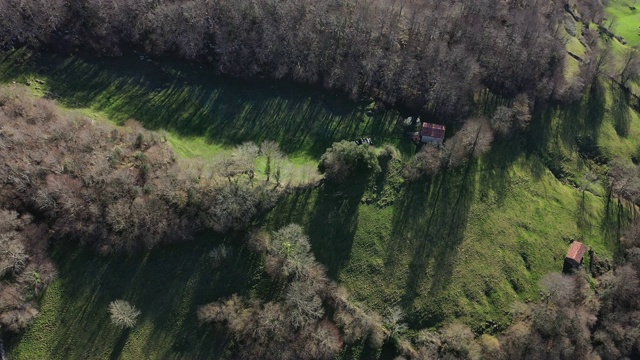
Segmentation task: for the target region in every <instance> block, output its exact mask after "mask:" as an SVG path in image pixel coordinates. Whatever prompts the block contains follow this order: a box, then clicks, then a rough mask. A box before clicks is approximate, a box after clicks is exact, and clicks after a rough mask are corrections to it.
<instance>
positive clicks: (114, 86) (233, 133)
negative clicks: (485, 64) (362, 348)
mask: <svg viewBox="0 0 640 360" xmlns="http://www.w3.org/2000/svg"><path fill="white" fill-rule="evenodd" d="M1 63H2V64H1V65H0V69H1V71H0V77H1V78H2V80H3V81H18V82H26V80H28V79H31V80H32V81H31V82H32V83H33V84H37V83H35V82H34V80H35V79H36V78H38V79H43V80H45V84H43V85H32V86H33V88H34V90H35V91H36V92H40V93H41V94H45V93H48V94H50V95H51V96H54V97H56V98H57V99H58V101H59V102H60V103H61V104H62V105H64V106H67V107H70V108H77V107H79V108H82V109H84V110H83V111H85V112H87V113H88V114H93V115H94V116H96V117H108V118H110V119H112V120H113V121H116V122H122V121H125V120H127V119H129V118H135V119H137V120H138V121H140V122H141V123H142V124H143V125H144V126H146V127H149V128H152V129H157V130H161V129H164V130H166V131H167V136H168V139H169V141H170V142H171V143H172V144H173V146H174V147H175V148H176V149H177V151H179V152H180V153H181V154H182V155H183V156H187V157H198V158H204V159H207V158H210V157H212V156H216V154H219V153H224V152H225V151H229V148H230V147H231V146H233V145H235V144H237V143H241V142H244V141H257V142H260V141H262V140H266V139H271V140H275V141H278V142H279V143H280V144H281V146H282V148H283V149H284V150H285V151H286V152H287V153H288V154H289V155H290V157H291V159H292V162H293V163H294V164H298V165H305V166H315V162H316V161H317V159H318V158H319V156H320V154H322V152H324V150H325V149H326V147H328V146H329V145H330V144H331V143H332V142H333V141H337V140H343V139H352V138H355V137H360V136H364V135H367V136H372V137H373V138H374V141H376V143H377V144H378V145H382V144H384V143H390V144H393V145H396V146H398V147H400V148H401V150H402V153H404V154H407V153H410V151H411V145H410V143H409V142H407V141H406V140H404V139H403V138H402V135H401V134H400V133H398V132H397V131H396V127H395V124H396V122H397V120H398V118H399V117H400V115H399V114H398V113H397V112H395V111H388V112H382V113H378V114H374V113H373V112H372V109H371V107H370V104H369V103H356V104H349V103H347V102H344V101H342V100H339V98H338V97H337V96H334V95H331V94H328V93H324V92H320V91H316V90H312V89H309V88H307V87H304V86H295V85H291V84H284V85H282V86H276V85H272V84H270V83H268V82H241V81H237V80H229V79H225V78H220V77H216V76H212V75H208V74H205V72H204V71H203V70H198V69H195V68H192V67H188V66H178V65H176V64H172V63H170V62H165V61H157V63H156V62H154V61H152V62H147V61H146V60H145V61H140V60H139V59H138V58H137V57H134V58H128V59H120V60H103V59H93V60H91V59H86V58H81V57H74V58H61V57H55V56H50V57H43V58H40V59H37V60H34V61H32V62H31V64H35V65H36V67H35V68H33V67H29V68H26V67H25V65H24V64H16V63H14V62H11V61H7V60H6V59H4V60H3V61H2V62H1ZM35 86H39V87H40V88H39V89H35ZM478 101H486V99H485V100H482V97H479V100H478ZM628 101H629V99H628V97H625V96H621V94H620V93H619V91H618V90H617V88H616V87H615V85H613V84H609V83H604V84H601V86H600V87H599V88H594V90H592V91H591V92H590V93H589V94H587V95H586V96H585V98H584V99H583V101H581V102H579V103H577V104H574V105H571V106H563V107H555V108H554V107H551V108H547V109H545V110H544V111H538V112H537V113H536V114H534V119H533V120H532V124H531V131H530V132H529V134H528V135H527V136H519V137H516V138H514V139H509V140H503V141H498V142H496V144H494V147H493V149H492V150H491V152H490V153H489V154H487V155H486V156H484V157H482V158H481V159H479V160H474V161H471V162H469V163H468V165H466V166H464V167H462V168H458V169H448V170H446V171H444V172H443V173H442V174H440V175H438V176H436V177H434V178H432V179H429V180H426V181H422V182H418V183H415V184H411V185H409V184H403V182H402V180H401V179H400V177H399V175H398V171H399V164H398V163H397V162H395V161H390V162H389V163H387V164H385V166H383V169H384V171H383V172H382V173H381V174H378V175H376V176H373V177H370V178H358V179H352V180H351V181H349V182H347V183H345V184H340V185H336V184H325V185H323V186H322V187H319V188H317V189H312V190H305V191H299V192H296V193H294V194H292V195H291V196H289V197H288V198H286V199H285V200H284V201H282V202H281V203H280V204H278V206H277V207H276V208H275V209H274V210H273V211H272V212H270V213H269V214H267V215H265V216H264V217H263V218H261V219H259V220H258V223H257V224H256V225H260V226H264V227H266V228H269V229H275V228H277V227H279V226H281V225H285V224H287V223H289V222H292V221H295V222H299V223H301V224H303V225H304V226H305V228H306V229H307V231H308V232H309V235H310V237H311V240H312V242H313V251H314V254H315V255H316V257H317V258H318V260H319V261H320V262H322V263H323V264H324V265H325V266H326V267H327V269H328V272H329V275H330V276H331V277H332V278H334V279H336V280H337V281H338V282H339V283H340V284H341V285H343V286H345V287H346V288H348V289H349V290H350V291H351V292H352V294H353V295H354V298H355V299H356V300H358V301H360V302H362V303H364V304H365V305H366V306H368V307H371V308H373V309H374V310H377V311H380V312H384V311H386V309H387V308H388V307H391V306H395V305H399V306H401V307H403V308H404V309H405V311H406V312H407V313H408V315H409V316H408V321H409V323H410V325H411V327H412V328H413V329H418V328H421V327H428V326H437V325H440V324H442V323H443V322H447V321H451V320H453V319H456V318H457V319H460V320H461V321H464V322H466V323H468V324H470V325H471V326H472V327H473V328H474V329H475V330H477V331H489V332H493V331H499V330H501V329H503V328H504V327H505V326H506V325H507V324H508V322H509V319H510V316H509V310H510V306H511V304H512V303H513V302H514V301H516V300H525V301H526V300H535V299H536V298H537V296H538V288H537V285H536V284H537V281H538V280H539V279H540V278H541V277H542V276H544V274H546V273H548V272H551V271H560V270H561V269H562V261H563V257H564V254H565V251H566V249H567V246H568V242H569V241H570V240H571V239H576V240H582V241H584V242H585V243H586V244H587V245H589V246H590V247H592V248H593V249H595V250H596V251H597V252H598V253H600V254H602V255H604V256H605V257H611V256H612V254H613V251H614V250H615V247H616V241H615V239H616V238H617V236H618V234H619V226H620V224H622V223H623V222H624V221H625V220H627V219H628V217H629V216H630V213H631V212H632V211H631V210H630V209H629V207H628V206H626V205H624V204H623V203H619V202H618V201H617V200H616V199H615V198H614V197H612V196H610V194H609V193H608V192H607V190H606V188H607V184H606V181H605V177H604V176H603V173H604V171H605V168H604V165H599V162H598V159H595V158H594V157H593V154H592V153H591V152H589V151H587V150H589V149H591V150H592V148H593V146H591V147H589V146H587V147H586V148H584V146H582V145H584V144H585V141H587V144H590V145H595V147H596V148H597V150H598V152H597V153H598V156H601V157H603V158H613V157H623V158H625V159H627V160H628V161H629V162H631V161H632V159H634V156H636V154H637V153H638V151H637V149H638V140H637V139H638V136H637V135H640V119H639V118H638V114H637V113H635V112H634V111H633V110H631V109H630V108H629V106H628ZM581 144H582V145H581ZM585 149H587V150H585ZM220 241H227V242H228V243H230V244H239V243H241V240H239V239H232V238H229V239H226V240H224V239H219V238H215V237H208V238H205V239H202V240H200V241H198V242H195V243H192V244H184V245H179V246H170V247H164V248H162V249H158V250H155V251H152V252H150V253H149V254H145V255H141V256H133V257H126V258H124V257H113V258H98V257H96V256H95V255H93V254H90V253H88V252H86V251H83V250H77V249H73V246H72V245H68V244H67V245H66V246H63V247H60V248H58V249H57V250H56V251H55V252H54V254H53V256H54V258H55V259H56V262H57V264H58V266H59V267H60V276H59V279H58V280H56V282H55V283H54V284H53V285H52V286H51V287H50V288H49V289H48V290H46V292H45V294H44V296H43V298H42V303H41V305H42V307H41V311H42V313H41V316H40V317H39V318H38V319H37V320H36V322H35V324H34V325H33V326H32V327H31V328H30V329H29V330H28V331H27V332H26V334H25V335H24V336H23V337H22V338H21V340H20V341H19V342H17V344H16V345H15V346H14V347H13V348H12V350H11V352H10V356H11V358H16V359H32V358H38V359H47V358H64V359H74V358H96V359H97V358H116V357H122V358H131V359H133V358H136V359H138V358H163V359H165V358H168V359H170V358H216V357H218V356H223V355H224V353H225V352H228V351H230V350H229V348H228V342H227V340H228V339H227V338H226V335H225V334H224V333H223V332H218V331H217V330H216V329H215V328H212V327H204V328H203V327H199V326H198V324H197V321H196V318H195V310H196V308H197V306H198V305H200V304H204V303H207V302H211V301H215V300H216V299H218V298H220V297H221V296H227V295H230V294H232V293H234V292H239V293H244V294H253V295H256V296H263V297H264V296H269V291H270V290H269V289H268V288H269V283H268V282H265V280H264V274H263V273H262V270H261V268H260V262H259V261H258V260H257V259H254V258H253V257H252V255H251V254H250V253H249V252H248V251H246V250H243V249H242V248H240V247H238V245H236V246H235V247H234V256H233V259H232V260H231V261H230V262H229V263H227V264H226V265H225V266H224V267H223V268H222V269H220V270H216V269H213V267H212V266H211V264H210V261H209V260H208V259H207V257H206V254H207V253H208V251H209V250H210V249H211V248H212V247H213V246H215V245H216V244H218V243H219V242H220ZM116 298H124V299H125V300H129V301H131V302H132V303H133V304H134V305H135V306H137V307H138V308H139V309H140V310H141V311H142V315H141V318H140V322H139V324H138V325H137V326H136V327H135V328H134V329H132V330H131V331H128V332H127V331H121V330H118V329H116V328H113V327H111V326H110V325H109V322H108V314H107V312H106V309H107V305H108V303H109V301H111V300H114V299H116ZM354 353H355V354H357V353H358V351H355V352H354ZM349 357H351V355H350V356H349Z"/></svg>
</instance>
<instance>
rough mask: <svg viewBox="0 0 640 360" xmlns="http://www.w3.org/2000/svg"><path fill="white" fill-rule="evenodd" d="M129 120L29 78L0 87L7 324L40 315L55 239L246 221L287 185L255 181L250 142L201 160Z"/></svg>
mask: <svg viewBox="0 0 640 360" xmlns="http://www.w3.org/2000/svg"><path fill="white" fill-rule="evenodd" d="M129 125H130V126H129V128H115V127H113V126H111V125H108V124H104V123H97V122H95V121H94V120H91V119H88V118H86V117H84V116H82V115H79V114H75V113H69V112H62V111H61V110H59V109H58V108H57V107H56V106H55V104H54V103H53V102H51V101H49V100H44V99H35V98H33V96H32V95H31V94H30V93H29V90H28V89H27V88H24V87H18V86H9V87H3V88H0V164H2V165H0V204H1V205H0V327H1V328H2V330H3V331H7V330H10V331H19V330H20V329H22V328H23V327H24V326H25V325H26V324H27V323H28V322H29V321H30V319H31V318H33V316H35V315H36V314H37V310H36V309H35V306H34V305H33V304H34V303H33V301H34V299H37V295H38V294H39V293H40V291H41V290H42V288H43V287H44V286H46V284H48V283H49V282H50V281H51V279H53V277H54V276H55V269H54V267H53V265H52V264H51V262H50V261H49V260H48V257H47V255H46V250H47V248H48V247H49V245H50V244H52V243H55V242H56V241H57V240H58V239H63V238H64V239H75V240H78V241H80V242H83V243H86V244H89V245H90V246H92V247H93V248H95V249H97V250H98V251H100V252H101V253H103V254H108V253H112V252H117V251H137V250H141V249H149V248H151V247H154V246H156V245H157V244H159V243H168V242H176V241H185V240H189V239H191V238H192V237H193V235H194V234H195V233H197V232H199V231H202V230H204V229H213V230H215V231H218V232H227V231H231V230H237V229H243V228H244V227H245V226H246V225H247V224H248V223H249V222H250V221H251V219H252V218H253V217H254V216H255V215H256V214H258V213H259V212H261V211H263V210H264V209H267V208H269V207H271V206H273V204H274V203H275V201H276V199H277V197H278V196H279V194H280V193H281V189H282V188H279V187H274V186H273V184H271V183H266V182H264V181H255V180H254V178H253V170H254V168H255V156H257V152H258V150H257V149H258V147H257V146H256V145H254V144H243V145H241V146H239V147H238V148H237V149H236V151H235V152H234V153H233V154H232V155H231V156H229V157H227V158H224V159H222V160H220V161H218V162H217V163H216V164H213V166H211V165H209V166H204V165H202V164H200V165H199V164H197V163H189V162H188V161H187V160H179V159H177V157H176V155H175V153H174V152H173V150H172V149H171V148H170V147H169V145H168V144H167V143H166V141H164V140H163V139H162V138H161V137H160V136H158V135H156V134H154V133H151V132H148V131H145V130H144V129H142V128H141V127H139V126H137V125H136V124H135V123H134V122H131V123H130V124H129ZM251 149H255V151H249V150H251ZM269 151H270V152H271V156H272V157H273V156H276V154H277V153H278V150H277V149H273V146H271V149H270V150H269ZM274 167H275V165H274Z"/></svg>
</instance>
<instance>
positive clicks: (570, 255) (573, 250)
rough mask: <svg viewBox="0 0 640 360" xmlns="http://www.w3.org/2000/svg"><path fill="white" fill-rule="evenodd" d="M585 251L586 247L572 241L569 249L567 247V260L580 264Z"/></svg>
mask: <svg viewBox="0 0 640 360" xmlns="http://www.w3.org/2000/svg"><path fill="white" fill-rule="evenodd" d="M586 251H587V247H586V246H585V245H584V244H583V243H581V242H579V241H574V242H573V243H572V244H571V247H569V251H567V259H571V260H573V261H575V262H577V263H580V262H582V257H583V256H584V253H585V252H586Z"/></svg>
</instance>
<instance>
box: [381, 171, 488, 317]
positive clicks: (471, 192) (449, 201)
mask: <svg viewBox="0 0 640 360" xmlns="http://www.w3.org/2000/svg"><path fill="white" fill-rule="evenodd" d="M477 168H478V164H477V162H476V161H473V160H472V161H469V162H468V164H467V165H465V166H464V167H463V168H460V169H449V170H447V171H445V172H444V173H443V174H441V175H439V176H437V177H436V178H434V179H432V180H431V181H427V182H423V183H421V184H416V185H415V186H414V187H412V188H407V190H406V191H405V192H404V194H403V198H402V199H401V200H400V201H399V203H398V206H396V212H395V214H394V224H393V233H394V234H404V235H403V237H405V236H406V239H407V240H400V241H398V243H397V244H396V245H393V246H395V247H408V248H409V249H410V254H411V261H410V264H409V275H408V278H407V282H406V284H405V296H404V299H403V305H404V306H405V307H407V308H410V307H411V306H412V305H413V303H414V301H415V299H416V298H418V297H423V296H427V297H435V296H437V295H438V293H439V292H440V291H441V290H442V289H444V287H445V286H446V284H448V283H449V281H450V278H451V275H452V271H453V266H452V263H453V259H454V257H455V255H456V251H457V248H458V246H459V245H460V244H461V242H462V240H463V235H464V231H465V228H466V224H467V221H468V212H469V209H470V206H471V203H472V200H473V198H474V196H475V191H476V178H475V173H476V171H477ZM409 234H411V235H410V236H409ZM411 238H413V239H415V240H414V241H413V242H412V241H409V240H408V239H411ZM393 246H392V247H393ZM398 251H399V249H393V248H389V249H388V254H390V255H389V256H391V257H393V256H394V255H391V254H394V253H396V252H398ZM388 260H390V261H391V262H390V263H393V258H390V259H388ZM434 316H435V315H434ZM434 316H427V317H421V318H416V319H414V320H413V321H412V322H413V323H414V324H413V325H416V326H422V327H423V326H425V325H427V326H428V325H434V324H436V323H438V322H439V321H441V320H442V319H441V318H437V316H435V317H434Z"/></svg>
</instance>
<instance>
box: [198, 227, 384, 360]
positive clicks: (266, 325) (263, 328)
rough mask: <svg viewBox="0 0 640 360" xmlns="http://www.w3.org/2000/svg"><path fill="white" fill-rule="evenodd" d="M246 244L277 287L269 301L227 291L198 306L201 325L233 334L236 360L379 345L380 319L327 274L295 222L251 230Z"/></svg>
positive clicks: (318, 355)
mask: <svg viewBox="0 0 640 360" xmlns="http://www.w3.org/2000/svg"><path fill="white" fill-rule="evenodd" d="M250 246H251V247H252V249H253V250H255V251H257V252H259V253H261V254H262V255H263V257H264V264H265V271H266V273H267V274H268V275H269V276H270V278H271V279H272V280H273V281H274V288H278V289H282V290H281V291H280V292H278V294H277V295H276V297H275V298H274V299H273V300H272V301H269V302H264V301H260V300H257V299H251V298H244V297H241V296H238V295H233V296H232V297H230V298H228V299H225V300H221V301H218V302H215V303H211V304H207V305H204V306H202V307H200V308H199V309H198V318H199V319H200V320H201V321H202V322H203V323H215V324H219V325H224V326H226V328H227V330H228V331H229V332H230V333H231V334H233V336H234V339H235V342H236V344H237V347H236V348H235V351H234V354H235V356H236V357H237V358H241V359H258V358H259V359H333V358H335V357H336V356H337V354H338V353H339V352H340V351H341V350H342V347H343V345H344V344H345V343H351V344H353V343H360V342H367V343H368V344H369V345H370V346H371V347H373V348H379V347H381V346H382V345H383V344H384V341H385V339H387V338H388V335H389V331H388V330H387V328H385V327H384V324H383V322H382V319H381V318H380V317H379V316H377V315H376V314H375V313H371V312H368V311H365V310H364V309H363V308H361V307H359V306H357V305H355V304H354V303H353V302H351V301H350V300H349V298H348V295H347V294H346V292H345V291H344V289H339V288H338V286H337V285H336V284H335V282H333V281H331V280H329V279H328V278H327V275H326V271H325V269H324V268H323V267H322V265H320V264H319V263H318V262H316V260H315V258H314V256H313V253H312V252H311V245H310V243H309V238H308V237H307V236H306V235H305V234H304V232H303V230H302V228H301V227H300V226H299V225H295V224H291V225H288V226H285V227H283V228H282V229H280V230H278V231H276V232H273V233H258V234H254V235H253V236H252V238H251V240H250Z"/></svg>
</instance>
